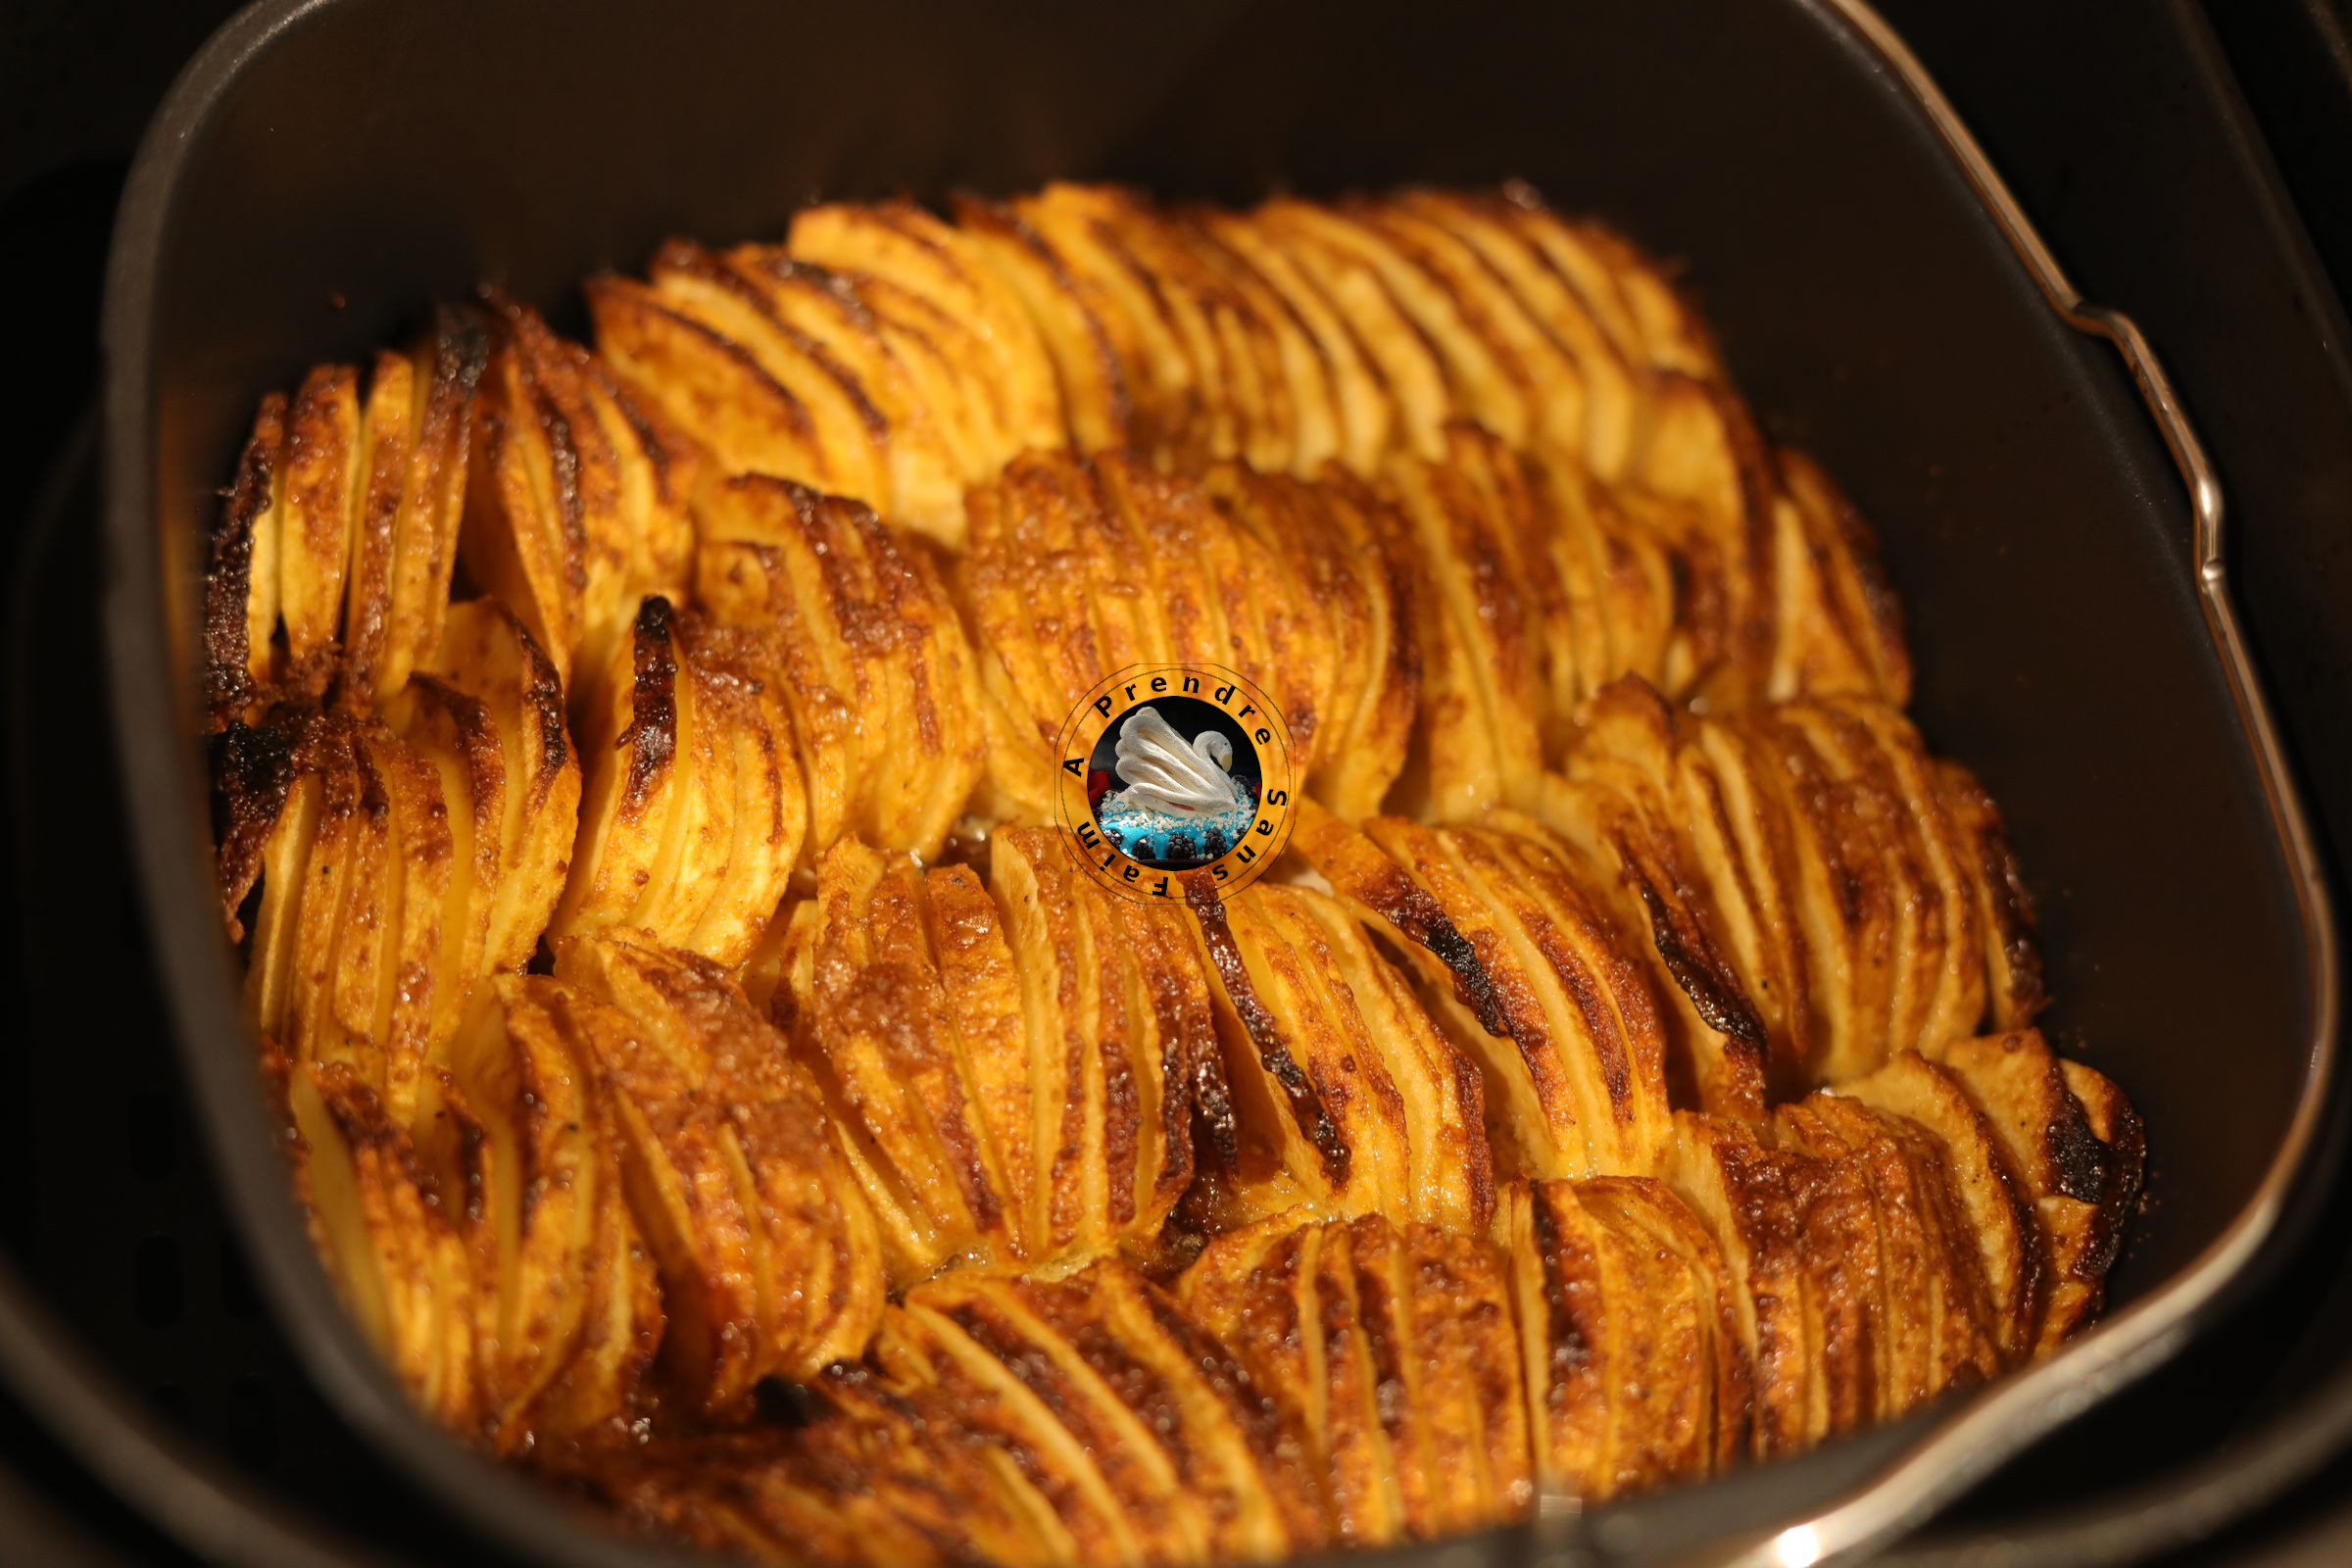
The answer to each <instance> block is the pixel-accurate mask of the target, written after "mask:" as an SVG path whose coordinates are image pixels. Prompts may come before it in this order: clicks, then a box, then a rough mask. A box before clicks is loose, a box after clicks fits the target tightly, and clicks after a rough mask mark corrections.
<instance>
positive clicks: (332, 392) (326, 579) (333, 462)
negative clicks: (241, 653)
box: [277, 365, 368, 695]
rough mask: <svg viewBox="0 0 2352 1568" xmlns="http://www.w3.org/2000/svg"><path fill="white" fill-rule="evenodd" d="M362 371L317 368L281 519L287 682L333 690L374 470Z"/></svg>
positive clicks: (290, 434) (290, 419)
mask: <svg viewBox="0 0 2352 1568" xmlns="http://www.w3.org/2000/svg"><path fill="white" fill-rule="evenodd" d="M367 463H368V451H367V443H366V432H365V429H364V426H363V424H362V421H361V417H360V373H359V371H358V370H356V369H354V368H352V367H350V366H347V365H321V366H318V367H315V368H313V369H312V370H311V372H310V374H308V375H307V376H305V377H303V381H302V385H301V387H300V388H299V389H298V390H297V391H296V392H295V394H294V406H293V409H292V411H291V412H290V413H289V414H288V415H287V419H286V471H285V479H284V485H285V488H284V491H283V492H282V494H281V496H280V499H279V503H278V505H279V511H278V515H277V523H278V542H277V571H278V595H277V598H278V611H279V613H280V614H281V615H282V616H283V617H284V620H285V631H286V667H285V669H284V670H282V671H281V672H280V674H279V677H278V678H279V679H280V681H281V682H290V683H292V684H294V685H295V686H297V687H300V688H302V689H304V690H307V691H309V692H311V693H312V694H313V695H317V694H318V693H319V692H321V691H323V690H324V689H325V685H326V681H327V678H328V676H329V675H330V674H331V666H332V661H333V659H334V650H335V648H336V647H337V646H338V645H339V643H340V641H341V639H342V636H343V589H344V581H345V579H346V577H347V576H348V575H349V573H350V571H351V559H352V547H353V541H354V539H355V538H356V536H357V533H358V519H359V497H360V495H361V493H362V485H363V482H364V480H365V476H366V474H367V472H368V466H367Z"/></svg>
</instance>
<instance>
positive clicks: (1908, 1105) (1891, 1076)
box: [1838, 1051, 2044, 1360]
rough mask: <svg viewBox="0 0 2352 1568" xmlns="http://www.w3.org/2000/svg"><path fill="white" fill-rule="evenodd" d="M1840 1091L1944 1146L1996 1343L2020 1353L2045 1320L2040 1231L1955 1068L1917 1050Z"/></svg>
mask: <svg viewBox="0 0 2352 1568" xmlns="http://www.w3.org/2000/svg"><path fill="white" fill-rule="evenodd" d="M1838 1093H1839V1094H1841V1095H1850V1096H1851V1097H1852V1098H1854V1099H1856V1100H1859V1101H1860V1102H1862V1103H1864V1104H1866V1105H1869V1106H1871V1107H1872V1108H1873V1109H1875V1110H1881V1111H1886V1112H1888V1113H1890V1114H1893V1115H1897V1116H1901V1117H1904V1118H1906V1119H1907V1120H1910V1121H1913V1122H1916V1123H1918V1124H1919V1125H1920V1126H1921V1127H1924V1128H1925V1129H1927V1131H1928V1132H1929V1133H1930V1134H1931V1135H1932V1136H1933V1137H1934V1138H1936V1141H1937V1142H1938V1143H1940V1144H1941V1145H1942V1146H1943V1154H1944V1171H1945V1176H1946V1179H1947V1180H1948V1181H1949V1183H1950V1185H1951V1189H1952V1193H1953V1195H1954V1197H1955V1198H1957V1199H1958V1201H1959V1206H1960V1211H1961V1217H1962V1219H1963V1220H1964V1222H1965V1223H1966V1225H1967V1227H1968V1231H1969V1233H1970V1234H1971V1236H1972V1237H1973V1238H1974V1240H1975V1243H1976V1247H1977V1252H1978V1256H1979V1259H1980V1261H1981V1262H1982V1264H1983V1267H1984V1277H1985V1285H1986V1286H1987V1288H1988V1289H1989V1290H1990V1292H1991V1307H1992V1329H1993V1339H1994V1343H1996V1344H1997V1345H1998V1346H1999V1347H2000V1348H2001V1352H2002V1354H2003V1355H2004V1356H2005V1357H2007V1358H2009V1359H2012V1360H2016V1359H2022V1358H2023V1357H2024V1356H2025V1355H2026V1354H2027V1353H2028V1352H2029V1351H2030V1350H2031V1349H2032V1348H2033V1345H2034V1335H2035V1326H2036V1325H2037V1324H2038V1323H2039V1322H2040V1319H2041V1303H2042V1291H2043V1288H2044V1287H2043V1278H2042V1259H2041V1247H2040V1238H2039V1236H2038V1234H2037V1232H2036V1230H2035V1227H2034V1216H2033V1213H2032V1211H2031V1210H2030V1209H2029V1208H2028V1207H2027V1203H2026V1200H2025V1199H2024V1198H2023V1197H2021V1195H2020V1194H2019V1192H2018V1189H2017V1184H2016V1180H2015V1178H2014V1177H2013V1176H2012V1175H2011V1174H2010V1171H2009V1168H2008V1166H2007V1164H2006V1162H2005V1161H2004V1160H2003V1159H2002V1157H2001V1153H2000V1150H1999V1147H1998V1145H1997V1144H1996V1143H1995V1141H1994V1138H1993V1132H1992V1128H1991V1127H1990V1125H1989V1124H1987V1122H1986V1121H1985V1118H1984V1117H1983V1116H1982V1115H1980V1114H1979V1113H1978V1111H1977V1109H1976V1107H1975V1106H1974V1105H1971V1104H1970V1103H1969V1102H1968V1097H1967V1096H1966V1095H1965V1094H1963V1093H1962V1092H1961V1089H1960V1086H1959V1084H1958V1083H1957V1082H1956V1081H1955V1080H1954V1079H1953V1077H1952V1075H1951V1074H1950V1073H1948V1072H1945V1071H1944V1070H1943V1069H1942V1068H1940V1067H1937V1066H1936V1065H1935V1064H1934V1063H1933V1062H1930V1061H1927V1060H1925V1059H1924V1058H1922V1057H1921V1056H1920V1055H1919V1054H1917V1053H1915V1052H1909V1051H1906V1052H1904V1053H1902V1054H1899V1055H1897V1056H1894V1057H1893V1058H1891V1059H1890V1060H1888V1061H1887V1064H1886V1065H1885V1066H1883V1067H1881V1068H1879V1069H1878V1070H1877V1071H1875V1072H1872V1073H1870V1074H1869V1075H1867V1076H1865V1077H1861V1078H1856V1079H1853V1080H1851V1081H1849V1082H1846V1083H1842V1084H1839V1085H1838Z"/></svg>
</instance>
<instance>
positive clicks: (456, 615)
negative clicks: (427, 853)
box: [433, 599, 611, 973]
mask: <svg viewBox="0 0 2352 1568" xmlns="http://www.w3.org/2000/svg"><path fill="white" fill-rule="evenodd" d="M433 670H434V672H435V674H436V675H437V677H438V678H439V680H440V681H441V682H442V683H443V685H444V686H445V687H446V689H447V690H449V691H451V692H454V693H457V694H459V695H460V696H461V697H463V698H465V699H467V700H469V701H470V702H472V703H474V704H477V705H479V711H480V714H481V715H482V716H483V717H484V718H486V719H487V721H488V723H489V725H490V728H491V732H492V733H493V734H494V735H495V737H496V741H497V746H498V756H499V758H500V760H502V762H503V778H502V781H501V783H500V787H499V790H498V793H497V797H496V807H495V810H496V812H497V814H496V816H495V817H494V818H492V817H490V816H489V815H488V811H489V799H490V798H489V797H488V796H487V795H486V794H484V793H477V794H476V796H475V808H476V809H475V816H476V818H477V820H481V821H484V822H485V823H486V822H487V821H488V820H495V821H496V823H497V830H498V858H497V867H498V874H497V881H496V883H495V884H494V885H492V887H491V888H490V889H489V892H488V898H489V907H488V912H487V914H486V916H484V925H483V933H482V948H481V953H482V959H481V967H480V968H479V969H478V970H476V971H475V972H477V973H487V972H491V971H495V970H514V969H519V968H521V967H522V965H523V964H524V963H525V962H526V961H527V960H528V959H529V958H530V956H531V954H532V952H533V950H535V949H536V948H537V946H538V943H539V934H540V932H541V931H543V930H544V929H546V927H547V924H548V921H549V919H550V917H551V916H552V915H553V914H554V913H555V909H556V903H557V900H558V899H559V897H560V896H561V895H562V893H563V891H564V871H565V868H566V866H567V864H568V863H569V861H570V859H571V858H572V853H573V852H572V841H573V838H574V834H575V830H576V829H577V828H578V826H579V824H580V819H581V811H580V762H579V754H578V753H575V752H574V751H573V749H572V746H571V743H570V740H569V738H568V736H567V735H566V733H565V730H564V687H563V683H562V681H561V680H560V679H559V678H558V677H557V674H556V668H555V663H554V662H553V661H552V660H550V659H549V657H548V656H547V654H546V652H545V651H544V650H542V649H541V648H540V646H539V644H538V641H537V639H535V638H533V637H532V636H531V634H530V632H529V631H528V629H526V628H525V627H524V626H523V624H522V623H521V621H519V620H517V619H516V618H515V615H514V614H513V613H511V612H509V611H508V610H507V609H506V608H505V607H504V606H502V605H501V604H499V602H498V601H497V600H495V599H474V600H468V601H466V602H465V603H463V604H457V605H452V606H451V607H450V609H449V616H448V620H447V622H446V624H445V625H444V626H443V627H442V632H441V648H440V652H439V653H438V654H437V655H436V656H435V658H434V660H433ZM470 722H471V721H470V720H469V721H468V723H469V725H470ZM467 733H468V735H469V736H473V737H476V738H475V739H469V740H468V741H467V746H468V759H469V760H468V762H467V771H468V772H469V773H478V771H479V769H480V768H481V767H483V766H486V765H487V759H486V758H483V757H480V756H477V755H476V753H475V751H474V748H475V747H476V746H477V744H478V736H479V731H478V729H475V728H470V727H469V729H468V732H467ZM591 743H592V744H594V742H593V740H592V742H591ZM604 744H605V745H606V746H608V747H609V746H610V744H611V734H610V732H605V734H604ZM590 755H592V756H595V755H601V752H592V753H591V754H590ZM479 833H480V829H479V828H477V829H476V830H475V835H476V836H475V844H476V851H475V859H476V862H477V864H479V863H480V862H481V860H482V856H481V853H480V838H479Z"/></svg>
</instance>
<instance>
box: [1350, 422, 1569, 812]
mask: <svg viewBox="0 0 2352 1568" xmlns="http://www.w3.org/2000/svg"><path fill="white" fill-rule="evenodd" d="M1440 440H1441V442H1442V446H1441V449H1440V450H1441V451H1443V452H1444V453H1446V457H1445V458H1444V459H1443V460H1441V461H1421V460H1416V459H1409V458H1407V459H1399V460H1397V462H1396V463H1394V464H1393V465H1391V466H1390V468H1389V470H1388V473H1387V475H1386V477H1387V480H1388V483H1389V488H1390V491H1391V493H1392V494H1393V495H1394V496H1395V497H1396V500H1397V508H1398V511H1399V512H1400V513H1401V514H1402V515H1403V516H1404V518H1405V519H1406V521H1407V523H1408V524H1409V525H1410V528H1411V530H1412V538H1413V542H1414V547H1415V552H1416V554H1417V556H1418V559H1419V563H1420V568H1421V580H1422V582H1423V583H1425V584H1426V585H1427V587H1428V590H1429V591H1428V592H1427V593H1425V594H1419V595H1416V596H1415V599H1414V607H1415V621H1414V638H1415V640H1416V642H1417V643H1418V645H1419V647H1420V651H1421V681H1422V695H1421V722H1420V726H1419V729H1418V732H1417V733H1416V735H1415V737H1414V756H1413V758H1412V760H1410V761H1409V762H1408V764H1407V767H1408V772H1407V786H1408V788H1407V799H1408V803H1409V804H1412V805H1415V806H1416V807H1418V808H1419V809H1422V810H1423V811H1425V812H1426V814H1429V815H1431V816H1434V817H1436V818H1438V819H1440V820H1444V821H1466V820H1468V819H1470V818H1472V817H1475V816H1476V815H1477V814H1478V813H1479V812H1480V811H1482V810H1484V809H1486V808H1487V807H1489V806H1492V805H1495V804H1496V803H1498V802H1499V803H1508V804H1512V805H1522V806H1524V805H1527V804H1531V803H1532V800H1533V791H1534V788H1535V781H1536V780H1537V778H1538V777H1540V776H1541V773H1542V770H1543V764H1544V746H1543V729H1542V714H1543V702H1544V698H1543V689H1542V684H1541V676H1542V671H1541V670H1540V668H1539V666H1538V659H1539V652H1540V651H1539V648H1538V646H1537V643H1536V633H1537V628H1536V625H1535V620H1534V615H1535V611H1536V606H1535V604H1534V603H1533V602H1532V601H1531V599H1530V584H1529V581H1528V575H1527V571H1526V566H1525V563H1524V562H1523V561H1522V560H1521V545H1522V541H1523V540H1525V539H1527V538H1529V537H1530V536H1532V535H1533V534H1534V533H1535V531H1536V530H1535V528H1534V525H1533V523H1532V522H1531V521H1530V520H1529V519H1528V517H1527V515H1526V507H1527V504H1528V498H1527V493H1526V490H1525V488H1524V486H1522V485H1517V484H1503V483H1501V482H1500V481H1501V480H1502V479H1503V477H1504V476H1505V475H1506V474H1510V473H1511V472H1512V471H1513V470H1512V460H1511V459H1510V458H1509V456H1508V455H1507V454H1505V453H1502V452H1500V451H1497V450H1495V448H1494V446H1493V444H1492V442H1493V438H1492V437H1489V436H1485V435H1483V434H1481V433H1479V432H1477V431H1475V430H1473V429H1471V428H1469V427H1466V426H1460V425H1456V426H1451V427H1449V428H1447V429H1446V430H1445V431H1444V432H1443V434H1442V436H1441V437H1440Z"/></svg>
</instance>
